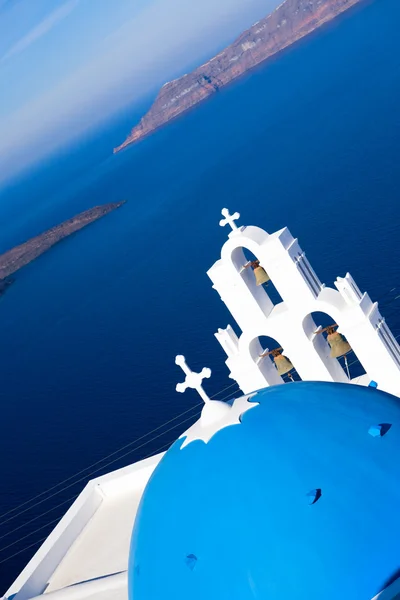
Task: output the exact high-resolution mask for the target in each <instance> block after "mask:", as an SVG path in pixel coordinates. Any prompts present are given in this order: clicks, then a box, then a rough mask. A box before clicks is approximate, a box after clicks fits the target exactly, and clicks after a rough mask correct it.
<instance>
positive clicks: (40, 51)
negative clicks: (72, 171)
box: [0, 0, 279, 184]
mask: <svg viewBox="0 0 400 600" xmlns="http://www.w3.org/2000/svg"><path fill="white" fill-rule="evenodd" d="M278 3H279V1H278V0H198V1H197V2H196V1H195V0H0V90H1V91H0V126H1V136H0V184H1V183H2V182H4V181H5V180H7V179H10V178H11V177H13V176H15V174H16V173H17V172H18V171H20V170H22V169H24V168H25V167H26V166H29V164H31V163H32V162H34V161H36V160H38V159H39V158H41V157H44V156H46V155H48V154H50V153H51V152H54V151H55V150H56V149H57V147H58V146H59V145H60V144H65V143H67V142H69V141H70V140H71V139H73V138H74V137H76V136H79V135H80V134H82V133H83V132H85V131H86V130H87V129H88V128H91V127H93V126H95V125H97V124H98V123H101V122H102V121H104V120H105V119H107V118H108V117H109V116H110V115H111V114H112V113H113V112H116V111H118V110H121V108H123V107H125V106H126V105H128V104H129V103H132V104H133V103H134V102H135V101H136V100H138V99H140V98H141V97H142V96H143V95H145V94H146V93H149V91H152V90H153V89H155V88H156V86H158V85H161V84H162V83H164V82H165V81H167V80H168V79H169V78H170V77H173V76H177V75H178V74H181V73H184V72H185V67H188V66H189V65H193V64H194V63H195V62H196V60H197V59H198V60H199V61H200V60H201V59H203V58H204V56H206V55H207V54H208V53H210V56H211V55H212V54H213V52H214V51H215V50H216V48H218V47H222V46H223V45H225V44H227V43H229V42H230V41H231V40H233V39H234V37H235V36H236V35H237V34H239V33H240V32H241V31H242V30H243V29H245V28H247V27H248V26H250V25H251V24H253V22H254V21H256V20H258V19H259V18H261V17H263V16H265V15H266V14H268V13H269V12H270V11H271V9H273V8H274V7H275V6H277V4H278ZM132 125H133V123H132Z"/></svg>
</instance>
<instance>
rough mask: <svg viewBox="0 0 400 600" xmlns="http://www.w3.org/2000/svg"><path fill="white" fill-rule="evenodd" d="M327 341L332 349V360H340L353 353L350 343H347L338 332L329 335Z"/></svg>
mask: <svg viewBox="0 0 400 600" xmlns="http://www.w3.org/2000/svg"><path fill="white" fill-rule="evenodd" d="M326 339H327V342H328V344H329V345H330V347H331V353H330V355H331V358H339V357H340V356H344V355H345V354H347V353H348V352H350V351H351V346H350V344H349V342H346V340H345V339H344V337H343V336H342V335H341V334H340V333H338V332H337V331H334V332H333V333H329V334H328V335H327V338H326Z"/></svg>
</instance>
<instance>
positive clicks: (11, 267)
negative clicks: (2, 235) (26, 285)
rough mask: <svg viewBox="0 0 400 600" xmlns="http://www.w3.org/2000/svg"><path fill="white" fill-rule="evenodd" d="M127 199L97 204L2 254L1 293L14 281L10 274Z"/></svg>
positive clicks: (119, 205) (0, 267)
mask: <svg viewBox="0 0 400 600" xmlns="http://www.w3.org/2000/svg"><path fill="white" fill-rule="evenodd" d="M123 204H125V201H122V202H110V203H109V204H103V205H101V206H95V207H94V208H90V209H89V210H85V211H84V212H82V213H80V214H79V215H76V216H75V217H72V218H71V219H68V220H67V221H64V222H63V223H61V224H60V225H56V226H55V227H52V228H51V229H48V230H47V231H45V232H44V233H41V234H40V235H37V236H35V237H33V238H31V239H30V240H28V241H27V242H24V243H23V244H20V245H19V246H15V248H12V249H11V250H8V251H7V252H5V253H4V254H1V255H0V295H1V294H2V293H4V292H5V291H6V289H7V288H8V287H9V286H10V285H11V284H12V283H13V280H12V279H10V275H12V274H13V273H15V272H16V271H19V269H22V267H25V266H26V265H27V264H29V263H30V262H32V261H33V260H35V259H36V258H38V257H39V256H40V255H41V254H43V253H44V252H47V250H49V249H50V248H51V247H52V246H54V245H55V244H58V242H60V241H61V240H63V239H64V238H66V237H68V236H70V235H72V234H73V233H75V232H76V231H79V230H80V229H83V227H87V225H90V223H93V222H94V221H97V220H98V219H101V218H102V217H104V216H105V215H107V214H108V213H110V212H112V211H113V210H116V209H117V208H120V207H121V206H122V205H123Z"/></svg>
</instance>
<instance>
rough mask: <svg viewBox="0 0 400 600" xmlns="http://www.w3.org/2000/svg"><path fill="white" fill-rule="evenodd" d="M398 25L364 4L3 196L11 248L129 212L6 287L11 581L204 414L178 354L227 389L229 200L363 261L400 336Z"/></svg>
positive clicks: (5, 527)
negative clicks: (70, 520)
mask: <svg viewBox="0 0 400 600" xmlns="http://www.w3.org/2000/svg"><path fill="white" fill-rule="evenodd" d="M399 20H400V3H399V2H398V0H379V1H378V0H375V1H374V2H373V1H372V2H365V3H363V4H362V5H360V6H358V7H357V8H356V9H355V10H351V11H349V12H348V13H347V14H345V15H344V16H342V17H340V18H339V19H337V20H336V21H335V22H334V23H333V24H329V25H328V26H326V27H324V28H323V29H322V30H320V31H318V32H317V33H316V34H314V35H312V36H310V37H308V38H307V39H306V40H304V41H302V42H300V43H298V44H297V45H296V46H294V47H292V48H290V49H289V50H287V51H285V52H283V53H281V54H280V55H279V56H277V57H276V58H275V59H273V60H271V61H269V62H268V63H266V64H264V65H262V66H261V67H260V68H258V69H256V70H254V71H252V72H251V73H249V74H248V75H247V76H245V77H243V78H242V79H240V80H239V81H237V82H235V83H234V84H232V85H230V86H229V87H227V88H225V89H223V90H222V91H221V92H220V93H218V94H215V95H214V96H213V97H212V98H211V99H210V100H209V101H207V102H205V103H203V104H202V105H201V106H199V107H198V108H196V109H195V110H193V111H191V112H190V113H188V114H187V115H185V116H184V117H183V118H181V119H178V120H176V121H175V122H173V123H171V124H170V125H169V126H168V127H165V128H163V129H162V130H160V131H158V132H157V133H156V134H155V135H153V136H151V137H149V138H147V139H146V140H144V141H143V142H141V143H140V144H137V145H135V146H132V147H130V148H129V149H127V150H126V151H124V152H123V153H121V154H118V155H116V156H113V155H112V154H111V152H112V148H113V147H114V146H116V145H117V144H119V143H120V142H121V141H122V140H123V139H124V137H125V135H126V134H127V133H128V131H129V129H130V128H131V126H133V125H134V124H135V122H136V121H137V120H138V118H140V116H141V113H142V112H143V111H144V110H146V109H147V108H148V106H149V105H150V103H151V99H148V103H147V105H143V106H134V107H132V108H131V109H130V110H129V111H126V112H125V113H124V114H121V115H119V117H118V119H115V120H114V121H113V122H109V123H106V124H104V126H103V128H102V129H101V130H99V131H97V132H95V133H93V134H92V135H91V137H86V138H85V139H84V140H82V141H81V142H80V143H79V144H77V145H75V146H74V147H72V148H70V149H69V150H68V152H64V153H63V154H61V155H59V156H58V157H57V158H53V159H52V161H49V162H48V163H47V164H45V165H42V167H41V168H40V169H37V170H36V171H35V172H34V173H31V174H30V175H29V177H28V176H26V177H25V178H24V179H23V180H21V181H20V182H18V184H14V185H13V186H12V187H9V188H8V189H6V190H5V191H3V194H2V197H1V201H0V220H1V223H2V231H1V239H0V251H1V252H2V251H5V250H7V249H8V248H10V247H12V246H13V245H15V244H17V243H20V242H22V241H25V240H26V239H27V238H29V237H31V236H33V235H36V234H38V233H40V232H42V231H43V230H45V229H47V228H48V227H50V226H52V225H54V224H57V223H60V222H61V221H63V220H64V219H66V218H68V217H70V216H72V215H74V214H76V213H78V212H80V211H82V210H84V209H86V208H89V207H91V206H94V205H96V204H100V203H106V202H111V201H118V200H122V199H126V200H127V204H126V205H125V206H124V207H123V208H121V209H120V210H118V211H115V212H114V213H112V214H110V215H108V216H107V217H106V218H104V219H102V220H100V221H98V222H96V223H94V224H93V225H91V226H90V227H88V228H87V229H85V230H83V231H81V232H79V233H78V234H76V235H74V236H72V237H71V238H69V239H68V240H65V241H64V242H62V243H61V244H59V245H58V246H56V247H54V248H53V249H52V250H51V251H50V252H48V253H47V254H45V255H43V256H42V257H41V258H39V259H38V260H36V261H35V262H33V263H31V264H30V265H29V266H27V267H26V268H24V269H23V270H22V271H20V272H19V273H18V274H17V275H16V281H15V284H14V285H13V286H11V287H10V288H9V290H8V291H7V293H6V294H5V295H4V296H3V297H1V299H0V319H1V345H0V360H1V363H0V364H1V371H0V372H1V400H2V402H1V406H2V418H1V422H0V427H1V435H0V456H1V479H2V484H3V489H2V493H1V496H0V513H1V515H3V516H1V517H0V590H1V591H3V590H5V588H6V586H7V585H8V584H9V583H11V581H12V580H13V579H14V578H15V576H16V575H17V574H18V572H19V571H20V570H21V568H22V567H23V566H24V565H25V564H26V562H27V561H28V560H29V558H30V557H31V556H32V554H33V553H34V551H35V550H36V548H37V547H38V542H39V540H41V539H42V538H43V537H45V536H46V535H47V534H48V533H49V532H50V531H51V529H52V528H53V527H54V524H55V523H54V521H55V520H56V519H57V518H58V517H59V516H61V515H62V514H63V513H64V512H65V510H66V509H67V508H68V506H69V504H70V503H71V500H70V499H71V498H72V497H73V496H74V495H76V494H78V493H79V492H80V490H81V489H82V488H83V486H84V484H85V482H86V481H87V480H88V479H90V478H91V477H94V476H97V475H100V474H101V473H103V472H107V471H109V470H111V469H114V468H118V467H121V466H124V465H126V464H129V463H130V462H133V461H136V460H138V459H141V458H143V457H145V456H148V455H149V454H152V453H155V452H157V451H158V450H160V449H163V448H165V447H166V446H167V445H168V444H169V443H170V442H171V441H172V440H174V439H175V438H176V436H177V435H178V434H179V433H180V432H181V431H182V430H183V429H185V428H186V427H187V426H188V425H189V424H190V422H191V420H192V419H193V418H194V417H195V415H196V414H197V412H198V408H196V405H197V404H198V402H199V399H198V398H197V397H196V395H195V393H194V392H191V391H188V392H186V394H182V395H181V394H177V393H176V392H175V385H176V383H177V382H179V381H181V380H182V377H183V374H182V372H181V371H180V370H179V369H178V367H176V365H175V364H174V358H175V355H176V354H181V353H182V354H184V355H185V356H186V357H187V360H188V362H189V364H190V365H191V366H192V367H193V368H196V369H197V368H201V367H203V366H208V367H211V368H212V370H213V374H212V378H211V379H210V380H209V381H207V382H206V384H205V387H206V389H207V391H208V392H209V394H210V395H213V394H216V393H218V392H221V390H224V388H226V387H227V386H229V385H231V383H232V381H231V380H229V379H228V371H227V368H226V366H225V364H224V361H225V356H224V353H223V351H222V349H221V348H220V346H219V344H218V342H217V341H216V339H215V338H214V335H213V334H214V332H215V331H216V330H217V328H218V327H225V326H226V325H227V324H228V323H229V322H230V323H232V318H231V317H230V315H229V314H228V312H227V310H226V309H225V307H224V305H223V304H222V302H221V301H220V299H219V297H218V295H217V293H216V292H215V291H214V290H213V289H212V287H211V281H210V280H209V279H208V277H207V275H206V271H207V269H208V268H209V267H210V266H211V265H212V264H213V263H214V262H215V260H217V259H218V257H219V252H220V248H221V246H222V244H223V242H224V241H225V239H226V236H227V231H226V229H222V228H220V227H219V226H218V222H219V219H220V210H221V209H222V208H223V207H228V208H229V209H231V210H232V211H235V210H237V211H239V212H240V213H241V215H242V216H241V224H254V225H259V226H262V227H263V228H265V229H266V230H267V231H269V232H273V231H276V230H277V229H279V228H281V227H283V226H285V225H287V226H288V227H289V228H290V230H291V232H292V234H293V235H294V236H295V237H298V238H299V241H300V244H301V246H302V248H303V249H304V250H305V251H306V253H307V256H308V258H309V260H310V262H311V264H312V265H313V266H314V268H315V270H316V271H317V273H318V275H319V277H320V278H321V280H322V281H324V282H325V283H326V284H327V285H332V284H333V281H334V280H335V278H336V276H338V275H340V276H343V275H344V274H345V273H346V272H347V271H350V272H351V274H352V275H353V276H354V278H355V280H356V281H357V283H358V284H359V286H360V288H361V289H362V290H367V291H369V293H370V294H371V296H372V297H373V299H378V298H381V297H382V311H383V313H384V314H387V318H388V322H389V324H390V325H391V327H392V329H393V330H394V332H395V335H398V334H399V333H400V316H399V314H398V313H397V307H396V302H395V301H393V298H394V297H395V296H396V294H397V293H398V294H400V292H399V291H398V289H399V288H400V248H399V243H398V240H399V236H400V221H399V217H400V204H399V189H400V168H399V165H400V111H399V106H400V36H399V35H398V22H399ZM396 286H397V290H394V291H390V290H393V288H396ZM232 324H233V323H232ZM234 392H235V388H232V387H231V388H230V389H229V390H228V391H226V393H225V392H223V391H222V392H221V393H220V395H219V396H218V397H219V398H223V397H225V396H229V395H230V394H231V393H234ZM188 410H189V412H186V413H185V414H184V415H183V416H181V417H179V418H178V419H176V420H174V421H172V422H171V423H169V424H168V425H165V426H164V427H160V426H162V425H163V424H164V423H166V422H167V421H169V420H171V419H173V418H174V417H176V416H177V415H181V414H182V413H183V412H184V411H188ZM185 419H186V421H185ZM159 427H160V428H159ZM173 427H174V429H171V428H173ZM155 428H159V429H157V430H156V431H155V432H154V433H153V434H152V435H149V436H147V437H141V436H144V435H145V434H147V433H148V432H151V431H152V430H154V429H155ZM156 436H157V437H156ZM138 438H141V439H140V440H139V441H138V442H136V443H135V444H132V442H134V441H135V440H137V439H138ZM128 444H131V445H129V446H128V447H127V448H125V450H123V451H121V453H119V454H118V453H117V454H115V455H113V456H112V457H110V459H109V460H105V461H103V462H100V463H99V464H96V465H95V466H94V467H92V468H89V469H87V467H88V466H89V465H92V464H93V463H96V462H97V461H100V460H101V459H103V458H104V457H106V456H108V455H110V454H111V453H114V452H115V451H117V450H118V449H119V448H121V447H124V446H127V445H128ZM127 452H129V454H127ZM111 461H114V462H113V463H112V464H108V463H109V462H111ZM77 472H80V474H79V475H78V476H76V478H74V479H68V478H70V477H71V476H73V475H74V474H75V473H77ZM65 479H68V481H67V482H66V483H65V484H64V485H62V486H59V487H57V488H55V489H54V490H52V491H51V492H49V494H48V496H50V497H49V499H47V500H46V501H43V500H45V499H46V498H47V495H42V496H39V497H38V498H37V499H36V500H35V501H34V502H32V503H31V504H24V505H23V506H21V507H20V508H19V509H18V510H14V512H8V511H10V510H12V509H14V508H15V507H18V506H19V505H21V504H22V503H25V502H26V501H28V500H30V499H31V498H32V497H34V496H36V495H37V494H41V492H43V491H45V490H47V489H49V488H52V487H53V486H55V485H57V484H58V483H59V482H61V481H63V480H65ZM75 482H76V483H75ZM64 488H65V489H64ZM55 492H59V493H57V494H55ZM39 502H40V503H39ZM61 503H64V504H62V505H61V506H59V505H60V504H61ZM31 505H33V506H32V508H30V510H26V509H27V508H29V507H31ZM43 513H46V514H43ZM36 517H37V518H36ZM34 518H35V519H36V520H35V521H33V522H29V523H28V521H31V520H32V519H34ZM25 523H27V524H26V526H25V525H24V524H25ZM22 525H24V526H23V527H21V528H20V529H18V530H17V531H14V529H16V528H19V527H20V526H22ZM25 536H26V537H25Z"/></svg>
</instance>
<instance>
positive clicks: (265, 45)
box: [114, 0, 361, 153]
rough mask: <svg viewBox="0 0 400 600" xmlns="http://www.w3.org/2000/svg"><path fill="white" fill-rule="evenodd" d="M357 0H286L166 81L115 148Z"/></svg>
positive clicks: (143, 134) (141, 135)
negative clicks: (229, 41)
mask: <svg viewBox="0 0 400 600" xmlns="http://www.w3.org/2000/svg"><path fill="white" fill-rule="evenodd" d="M360 1H361V0H284V2H282V4H280V6H278V7H277V8H276V9H275V10H274V11H273V12H272V13H271V14H270V15H268V16H267V17H265V18H264V19H262V20H261V21H258V22H257V23H255V24H254V25H253V26H252V27H250V29H247V30H246V31H245V32H244V33H242V34H241V35H240V36H239V37H238V38H237V40H235V41H234V42H233V44H231V45H230V46H228V47H227V48H225V50H223V51H222V52H220V53H219V54H217V56H214V58H212V59H211V60H209V61H208V62H206V63H205V64H204V65H202V66H201V67H198V68H197V69H195V70H194V71H192V72H191V73H189V74H187V75H183V76H182V77H180V78H178V79H175V80H174V81H170V82H168V83H166V84H165V85H164V86H163V87H162V88H161V90H160V92H159V94H158V96H157V98H156V100H155V102H154V104H153V105H152V106H151V108H150V110H149V111H148V112H147V114H146V115H145V116H144V117H143V118H142V119H141V120H140V122H139V123H138V125H136V127H134V128H133V129H132V131H131V133H130V134H129V136H128V137H127V139H126V140H125V141H124V142H123V144H121V145H120V146H118V147H117V148H115V149H114V153H116V152H119V151H120V150H122V149H123V148H125V147H126V146H128V145H129V144H133V143H135V142H138V141H139V140H141V139H143V138H144V137H146V136H148V135H149V134H151V133H152V132H154V131H156V130H157V129H158V128H160V127H162V126H163V125H165V124H166V123H168V122H169V121H171V120H173V119H175V118H176V117H178V116H180V115H182V114H183V113H184V112H186V111H187V110H189V109H191V108H192V107H194V106H195V105H196V104H198V103H199V102H201V101H202V100H205V99H206V98H208V97H209V96H211V95H212V94H215V93H216V92H217V91H218V90H219V89H220V88H222V87H223V86H225V85H227V84H228V83H230V82H231V81H233V80H234V79H236V78H237V77H240V76H241V75H243V74H244V73H246V71H249V70H250V69H252V68H253V67H255V66H256V65H258V64H260V63H261V62H263V61H265V60H267V59H268V58H270V57H271V56H273V55H274V54H276V53H277V52H280V51H281V50H283V49H284V48H287V47H288V46H290V45H291V44H293V43H295V42H296V41H297V40H300V39H301V38H303V37H304V36H306V35H308V34H309V33H311V32H312V31H314V30H315V29H317V28H318V27H320V26H321V25H323V24H324V23H327V22H328V21H331V20H332V19H334V18H335V17H337V16H338V15H339V14H341V13H343V12H344V11H346V10H347V9H349V8H350V7H352V6H354V5H355V4H357V3H358V2H360Z"/></svg>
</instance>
